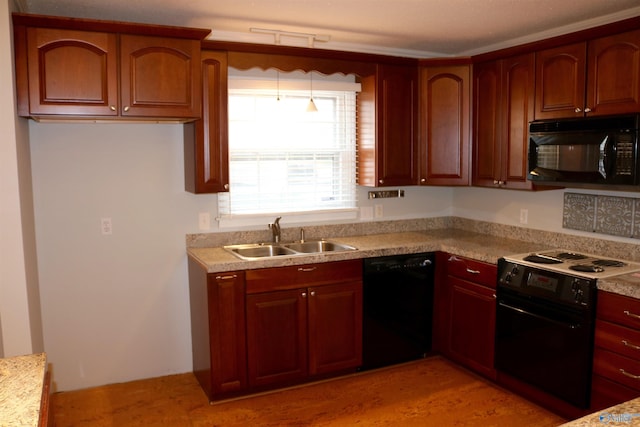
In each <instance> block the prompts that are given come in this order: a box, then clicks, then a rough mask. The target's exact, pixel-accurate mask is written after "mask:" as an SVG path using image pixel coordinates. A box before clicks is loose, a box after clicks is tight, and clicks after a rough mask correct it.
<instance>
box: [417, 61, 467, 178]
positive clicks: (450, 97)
mask: <svg viewBox="0 0 640 427" xmlns="http://www.w3.org/2000/svg"><path fill="white" fill-rule="evenodd" d="M470 74H471V71H470V66H469V65H457V66H427V67H421V68H420V76H419V77H420V82H419V83H420V95H419V96H420V110H419V111H420V118H419V128H420V132H419V133H420V138H419V141H420V142H419V147H420V150H419V151H420V185H469V157H470V155H469V152H470V148H469V146H470V139H469V126H470V119H469V115H470V101H469V100H470V92H471V76H470Z"/></svg>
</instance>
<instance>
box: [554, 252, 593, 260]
mask: <svg viewBox="0 0 640 427" xmlns="http://www.w3.org/2000/svg"><path fill="white" fill-rule="evenodd" d="M556 256H557V257H558V258H561V259H572V260H579V259H585V258H587V256H586V255H582V254H577V253H574V252H561V253H559V254H557V255H556Z"/></svg>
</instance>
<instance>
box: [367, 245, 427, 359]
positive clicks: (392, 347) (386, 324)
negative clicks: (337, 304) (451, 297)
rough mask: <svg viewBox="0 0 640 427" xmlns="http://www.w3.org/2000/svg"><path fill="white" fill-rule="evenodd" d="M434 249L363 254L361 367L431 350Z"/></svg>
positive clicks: (422, 353)
mask: <svg viewBox="0 0 640 427" xmlns="http://www.w3.org/2000/svg"><path fill="white" fill-rule="evenodd" d="M434 259H435V256H434V254H433V253H420V254H408V255H392V256H385V257H377V258H367V259H365V260H364V272H363V273H364V274H363V277H364V288H363V325H362V335H363V343H362V368H361V369H362V370H367V369H374V368H379V367H382V366H388V365H393V364H396V363H402V362H408V361H410V360H416V359H420V358H423V357H425V355H426V354H427V353H428V352H429V351H430V350H431V326H432V317H433V274H434Z"/></svg>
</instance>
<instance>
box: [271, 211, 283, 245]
mask: <svg viewBox="0 0 640 427" xmlns="http://www.w3.org/2000/svg"><path fill="white" fill-rule="evenodd" d="M281 219H282V217H281V216H279V217H278V218H276V220H275V221H273V224H269V228H270V229H271V234H272V235H273V242H274V243H280V220H281Z"/></svg>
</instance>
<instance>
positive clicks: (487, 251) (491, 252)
mask: <svg viewBox="0 0 640 427" xmlns="http://www.w3.org/2000/svg"><path fill="white" fill-rule="evenodd" d="M329 240H332V241H335V242H338V243H344V244H348V245H351V246H355V247H356V248H358V250H357V251H348V252H333V253H323V254H310V255H307V254H305V255H295V256H278V257H273V258H267V259H259V260H251V261H246V260H242V259H240V258H238V257H236V256H234V255H232V254H231V253H229V252H228V251H226V250H224V249H223V248H222V247H216V248H188V249H187V251H188V254H189V256H190V257H191V258H192V259H194V260H195V261H197V262H198V263H199V264H200V265H201V266H202V267H203V268H204V269H205V270H206V271H207V272H209V273H219V272H225V271H234V270H250V269H256V268H265V267H282V266H287V265H299V264H314V263H319V262H330V261H341V260H346V259H358V258H369V257H376V256H385V255H398V254H407V253H418V252H430V251H445V252H449V253H452V254H456V255H459V256H464V257H468V258H473V259H476V260H479V261H484V262H488V263H491V264H495V263H496V262H497V261H498V258H500V257H502V256H505V255H510V254H519V253H525V252H530V251H540V250H545V249H552V248H553V247H557V244H555V246H546V247H545V246H544V245H541V244H540V243H534V242H529V241H523V240H516V239H506V238H504V237H501V236H493V235H486V234H483V233H477V232H473V231H466V230H459V229H450V228H447V229H436V230H427V231H409V232H399V233H384V234H371V235H364V236H350V237H336V238H331V239H329ZM554 243H556V242H554ZM598 289H600V290H604V291H609V292H614V293H617V294H621V295H626V296H630V297H634V298H640V274H638V273H635V274H627V275H621V276H615V277H610V278H607V279H600V280H598Z"/></svg>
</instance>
